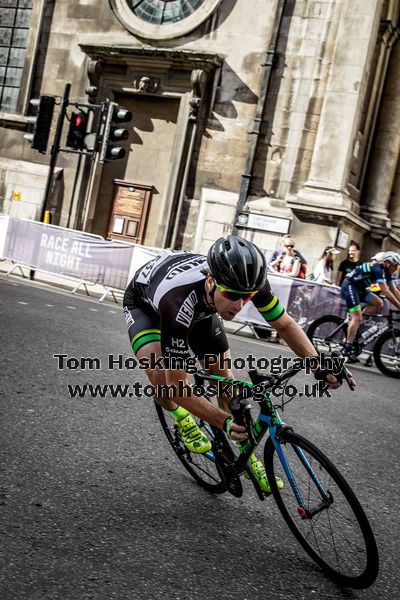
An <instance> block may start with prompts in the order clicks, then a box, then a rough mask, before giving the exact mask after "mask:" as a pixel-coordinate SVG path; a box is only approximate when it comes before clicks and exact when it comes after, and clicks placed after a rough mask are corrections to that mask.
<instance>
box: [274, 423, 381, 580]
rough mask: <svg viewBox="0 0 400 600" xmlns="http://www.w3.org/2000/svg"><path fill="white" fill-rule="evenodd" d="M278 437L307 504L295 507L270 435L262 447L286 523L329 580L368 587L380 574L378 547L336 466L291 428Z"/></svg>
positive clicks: (291, 491) (355, 499)
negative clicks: (282, 483)
mask: <svg viewBox="0 0 400 600" xmlns="http://www.w3.org/2000/svg"><path fill="white" fill-rule="evenodd" d="M281 437H282V439H281V440H280V444H281V449H282V451H283V453H284V455H285V457H286V460H287V462H288V464H289V466H290V470H291V472H292V475H293V478H294V482H295V484H296V485H297V488H298V490H299V491H300V493H301V496H302V498H303V501H304V508H305V511H304V510H302V507H300V506H299V501H298V499H297V498H296V496H295V493H294V491H293V488H292V486H291V484H290V483H289V480H288V477H287V475H286V472H285V471H284V468H283V466H282V462H281V460H280V458H279V456H278V454H277V452H276V450H275V447H274V445H273V443H272V441H271V439H268V440H267V443H266V444H265V450H264V460H265V466H266V469H267V475H268V481H269V484H270V486H271V490H272V493H273V495H274V498H275V501H276V503H277V505H278V507H279V510H280V511H281V513H282V515H283V517H284V519H285V521H286V523H287V525H288V526H289V528H290V529H291V531H292V533H293V534H294V535H295V537H296V538H297V540H298V541H299V542H300V544H301V545H302V546H303V548H304V550H305V551H306V552H307V553H308V554H309V555H310V556H311V558H312V559H313V560H314V561H315V562H316V563H317V564H318V565H319V566H320V567H321V568H322V569H323V570H324V571H325V572H326V573H327V574H328V575H329V576H330V577H331V578H332V579H334V580H336V581H337V582H339V583H341V584H342V585H347V586H350V587H353V588H359V589H361V588H366V587H369V586H370V585H371V584H372V583H373V582H374V581H375V579H376V577H377V575H378V570H379V559H378V549H377V546H376V542H375V538H374V534H373V532H372V529H371V526H370V524H369V522H368V519H367V517H366V515H365V512H364V510H363V508H362V507H361V504H360V503H359V501H358V500H357V497H356V496H355V494H354V492H353V491H352V489H351V488H350V486H349V484H348V483H347V482H346V480H345V479H344V477H343V476H342V475H341V474H340V473H339V471H338V470H337V468H336V467H335V466H334V465H333V464H332V463H331V461H330V460H329V459H328V458H327V457H326V456H325V455H324V454H323V453H322V452H320V450H318V448H316V446H314V445H313V444H312V443H311V442H309V441H308V440H306V439H305V438H303V437H302V436H300V435H298V434H296V433H294V432H291V431H288V432H285V433H283V434H282V436H281ZM282 444H283V445H284V446H283V445H282ZM310 467H311V469H310ZM276 476H278V477H280V478H281V479H282V480H283V481H284V484H285V485H284V487H283V489H281V490H279V489H278V487H277V485H276V481H275V477H276Z"/></svg>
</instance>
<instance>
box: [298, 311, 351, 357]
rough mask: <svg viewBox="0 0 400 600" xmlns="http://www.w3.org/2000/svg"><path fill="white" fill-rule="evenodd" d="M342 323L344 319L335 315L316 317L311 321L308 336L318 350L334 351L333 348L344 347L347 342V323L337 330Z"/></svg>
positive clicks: (339, 348)
mask: <svg viewBox="0 0 400 600" xmlns="http://www.w3.org/2000/svg"><path fill="white" fill-rule="evenodd" d="M341 323H344V319H341V318H340V317H336V316H335V315H326V316H325V317H320V318H319V319H315V321H313V322H312V323H311V325H310V326H309V328H308V329H307V336H308V337H309V339H310V340H311V342H312V343H313V346H314V347H315V349H316V350H317V352H332V351H333V350H342V349H343V347H344V344H345V342H346V334H347V324H344V325H343V327H342V328H341V329H339V331H336V330H337V328H338V326H339V325H340V324H341ZM334 332H335V333H334Z"/></svg>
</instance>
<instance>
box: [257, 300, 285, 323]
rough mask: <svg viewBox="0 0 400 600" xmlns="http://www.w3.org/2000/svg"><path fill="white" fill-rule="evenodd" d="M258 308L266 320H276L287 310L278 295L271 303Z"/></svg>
mask: <svg viewBox="0 0 400 600" xmlns="http://www.w3.org/2000/svg"><path fill="white" fill-rule="evenodd" d="M257 310H258V312H260V313H261V314H262V316H263V317H264V319H265V320H266V321H276V319H279V318H280V317H281V316H282V315H283V313H284V312H285V309H284V306H283V304H282V302H281V301H280V300H279V298H277V296H274V298H273V300H271V302H270V303H269V304H267V305H266V306H262V307H261V308H257Z"/></svg>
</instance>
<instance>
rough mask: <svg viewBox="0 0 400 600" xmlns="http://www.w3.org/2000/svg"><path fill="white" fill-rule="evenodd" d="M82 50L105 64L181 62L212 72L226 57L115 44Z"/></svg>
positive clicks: (97, 44)
mask: <svg viewBox="0 0 400 600" xmlns="http://www.w3.org/2000/svg"><path fill="white" fill-rule="evenodd" d="M79 46H80V48H81V49H82V50H83V52H84V53H85V54H87V55H88V56H89V57H90V58H92V59H93V60H103V61H105V62H122V63H125V64H129V63H130V62H132V61H135V60H137V59H141V60H142V61H143V62H144V61H146V60H149V61H154V60H157V61H162V62H164V63H167V64H168V63H170V64H171V63H176V62H179V63H181V64H182V65H183V66H186V67H187V68H190V69H193V68H202V69H204V70H207V71H212V70H214V69H216V68H217V67H219V66H220V65H221V64H222V63H223V61H224V57H223V56H222V55H221V54H215V53H208V52H195V51H193V50H174V49H169V48H153V47H134V46H117V45H114V44H102V43H101V42H99V43H92V44H90V43H86V44H85V43H82V44H79Z"/></svg>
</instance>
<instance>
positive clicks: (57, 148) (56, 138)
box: [40, 83, 71, 222]
mask: <svg viewBox="0 0 400 600" xmlns="http://www.w3.org/2000/svg"><path fill="white" fill-rule="evenodd" d="M70 91H71V84H70V83H66V84H65V88H64V95H63V97H62V100H61V104H60V114H59V115H58V121H57V129H56V133H55V136H54V143H53V145H52V147H51V160H50V166H49V174H48V176H47V182H46V189H45V192H44V199H43V205H42V210H41V213H40V221H42V222H43V221H44V216H45V213H46V210H47V205H48V202H49V198H50V193H51V184H52V182H53V176H54V170H55V168H56V164H57V156H58V153H59V151H60V142H61V135H62V129H63V125H64V118H65V115H66V112H67V107H68V101H69V94H70Z"/></svg>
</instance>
